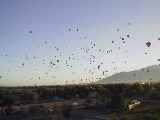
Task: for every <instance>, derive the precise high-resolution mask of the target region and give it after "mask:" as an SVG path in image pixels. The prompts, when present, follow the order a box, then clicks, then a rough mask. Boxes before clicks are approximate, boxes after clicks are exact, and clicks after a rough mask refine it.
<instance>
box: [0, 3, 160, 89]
mask: <svg viewBox="0 0 160 120" xmlns="http://www.w3.org/2000/svg"><path fill="white" fill-rule="evenodd" d="M159 5H160V1H159V0H121V1H120V0H0V56H1V57H0V76H1V78H0V85H8V86H11V85H34V84H37V85H53V84H54V83H55V84H66V81H68V82H67V84H72V83H76V84H77V83H79V82H82V83H85V82H86V79H87V83H89V82H90V81H94V82H95V81H97V80H98V79H96V78H105V77H107V76H111V75H113V74H115V72H117V73H118V72H122V71H133V70H137V69H140V68H143V67H147V66H150V65H154V64H155V65H158V64H160V62H159V61H158V59H160V41H159V40H158V38H160V12H159V11H160V7H159ZM128 23H130V25H129V24H128ZM69 29H70V31H69ZM77 29H78V31H77ZM118 29H119V31H117V30H118ZM30 31H32V33H30ZM127 35H130V37H129V38H127ZM120 36H121V37H124V41H125V43H123V40H121V39H120ZM84 37H86V38H84ZM80 38H81V39H80ZM112 40H113V41H114V43H112ZM45 42H47V43H45ZM146 42H151V46H150V47H147V46H146ZM94 44H95V46H94ZM66 46H67V47H66ZM55 47H56V48H55ZM92 47H93V48H92ZM119 47H120V49H119ZM57 48H58V50H57ZM81 48H82V49H81ZM83 48H84V49H83ZM88 49H89V50H88ZM100 49H101V51H99V50H100ZM86 50H87V51H88V53H87V52H86ZM110 50H112V52H110V53H107V51H110ZM84 51H85V52H84ZM103 51H104V52H103ZM126 51H127V52H126ZM145 53H147V54H145ZM72 54H73V55H72ZM6 55H7V56H6ZM26 55H27V58H26ZM55 56H56V57H55ZM93 56H94V57H95V58H94V57H93ZM127 56H128V57H127ZM34 57H35V58H34ZM69 57H70V59H69ZM83 57H84V58H83ZM73 58H74V59H73ZM27 59H28V60H27ZM43 60H44V61H43ZM57 60H59V62H57ZM93 60H94V62H93ZM10 61H11V62H10ZM66 61H67V62H66ZM90 61H91V64H90ZM125 61H126V63H125ZM50 62H53V63H55V64H56V65H55V66H53V65H52V67H51V64H50ZM113 62H114V63H113ZM23 63H24V65H22V64H23ZM43 63H44V64H43ZM66 63H67V64H66ZM101 63H103V64H101ZM67 65H68V66H67ZM98 65H100V69H98ZM22 66H23V67H22ZM71 66H72V67H71ZM57 67H58V68H57ZM94 68H95V69H94ZM114 68H115V69H114ZM85 69H86V70H85ZM90 70H91V71H90ZM105 70H106V71H108V72H104V75H103V71H105ZM89 71H90V72H89ZM45 72H46V73H45ZM73 72H74V73H73ZM92 72H93V74H92ZM47 73H48V74H47ZM106 75H107V76H106ZM52 76H53V77H52ZM39 77H40V79H39ZM54 77H55V78H54ZM81 79H82V81H81ZM72 81H73V82H72Z"/></svg>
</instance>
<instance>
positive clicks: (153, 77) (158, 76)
mask: <svg viewBox="0 0 160 120" xmlns="http://www.w3.org/2000/svg"><path fill="white" fill-rule="evenodd" d="M152 81H160V65H152V66H148V67H146V68H141V69H140V70H134V71H129V72H120V73H116V74H113V75H112V76H109V77H106V78H103V79H101V80H99V81H97V82H94V84H107V83H133V82H152Z"/></svg>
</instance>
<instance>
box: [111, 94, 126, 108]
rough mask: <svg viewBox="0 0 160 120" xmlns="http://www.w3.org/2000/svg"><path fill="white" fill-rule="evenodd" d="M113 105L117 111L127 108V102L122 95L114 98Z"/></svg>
mask: <svg viewBox="0 0 160 120" xmlns="http://www.w3.org/2000/svg"><path fill="white" fill-rule="evenodd" d="M112 105H113V106H114V108H116V109H119V110H124V109H125V108H126V105H127V101H126V99H125V98H124V97H123V96H122V95H115V96H113V97H112Z"/></svg>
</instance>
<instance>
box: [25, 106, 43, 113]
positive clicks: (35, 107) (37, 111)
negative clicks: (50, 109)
mask: <svg viewBox="0 0 160 120" xmlns="http://www.w3.org/2000/svg"><path fill="white" fill-rule="evenodd" d="M40 109H41V108H40V107H39V106H32V107H30V108H29V109H28V112H29V113H32V114H35V113H39V112H40Z"/></svg>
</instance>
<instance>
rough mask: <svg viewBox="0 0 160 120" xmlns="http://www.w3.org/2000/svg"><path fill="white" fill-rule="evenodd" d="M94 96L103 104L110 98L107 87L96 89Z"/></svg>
mask: <svg viewBox="0 0 160 120" xmlns="http://www.w3.org/2000/svg"><path fill="white" fill-rule="evenodd" d="M96 98H97V99H98V100H99V102H100V103H102V104H105V103H106V102H107V100H108V99H109V98H110V92H109V90H108V89H106V88H104V87H102V88H100V89H99V90H98V93H97V95H96Z"/></svg>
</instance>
